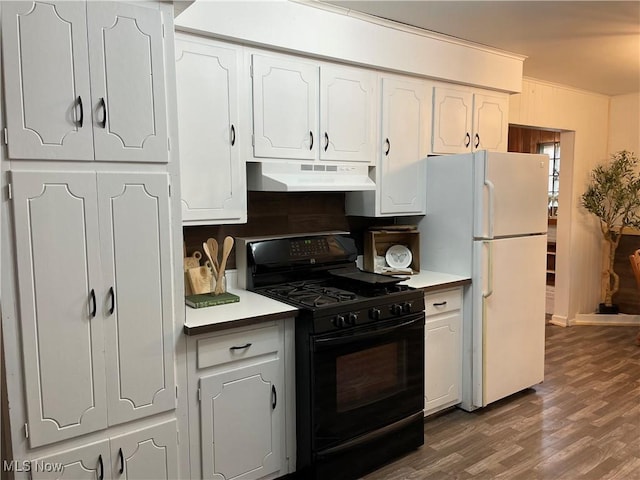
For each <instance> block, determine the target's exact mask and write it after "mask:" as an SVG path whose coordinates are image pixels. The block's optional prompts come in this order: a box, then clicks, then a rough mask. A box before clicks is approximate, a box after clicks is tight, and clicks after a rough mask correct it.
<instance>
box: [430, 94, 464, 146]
mask: <svg viewBox="0 0 640 480" xmlns="http://www.w3.org/2000/svg"><path fill="white" fill-rule="evenodd" d="M472 120H473V93H472V92H469V91H464V90H455V89H451V88H441V87H435V88H434V91H433V149H432V151H433V153H465V152H470V151H471V148H472V144H473V143H472V138H471V137H472V131H471V125H472V123H471V122H472Z"/></svg>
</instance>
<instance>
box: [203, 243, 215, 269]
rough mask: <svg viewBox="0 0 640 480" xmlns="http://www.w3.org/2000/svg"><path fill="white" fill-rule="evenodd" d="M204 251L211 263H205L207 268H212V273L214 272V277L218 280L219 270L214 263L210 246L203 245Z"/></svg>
mask: <svg viewBox="0 0 640 480" xmlns="http://www.w3.org/2000/svg"><path fill="white" fill-rule="evenodd" d="M202 249H203V250H204V254H205V255H206V256H207V258H208V259H209V261H208V262H206V263H205V267H208V268H211V271H212V272H213V276H214V277H216V278H217V277H218V269H217V268H216V266H215V264H214V263H213V256H212V255H211V251H210V250H209V245H207V244H206V243H203V244H202ZM216 263H217V262H216Z"/></svg>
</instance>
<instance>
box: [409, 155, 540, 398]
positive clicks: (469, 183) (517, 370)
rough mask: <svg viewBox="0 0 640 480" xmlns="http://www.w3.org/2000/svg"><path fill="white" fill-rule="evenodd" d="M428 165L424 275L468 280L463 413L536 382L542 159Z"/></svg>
mask: <svg viewBox="0 0 640 480" xmlns="http://www.w3.org/2000/svg"><path fill="white" fill-rule="evenodd" d="M426 162H427V168H426V175H427V177H426V190H427V214H426V216H425V217H424V218H423V219H422V220H421V221H420V223H419V225H420V227H419V228H420V231H421V235H420V236H421V249H420V250H421V251H420V255H421V256H422V257H423V258H424V262H423V265H424V267H426V269H427V270H434V271H439V272H446V273H452V274H457V275H466V276H469V277H471V279H472V283H471V285H470V287H469V288H467V289H466V291H465V296H464V303H463V329H462V337H463V340H462V341H463V357H462V362H463V364H462V367H463V368H462V375H463V378H462V389H461V390H462V403H461V406H462V408H464V409H465V410H469V411H470V410H474V409H476V408H478V407H483V406H486V405H488V404H489V403H491V402H494V401H496V400H499V399H501V398H504V397H506V396H508V395H511V394H512V393H516V392H518V391H520V390H523V389H525V388H528V387H531V386H533V385H535V384H538V383H540V382H542V380H543V377H544V344H545V330H544V326H545V291H546V248H547V235H546V233H547V189H548V181H549V169H548V162H549V158H548V156H546V155H531V154H519V153H497V152H486V151H480V152H475V153H469V154H463V155H447V156H437V157H429V158H427V160H426Z"/></svg>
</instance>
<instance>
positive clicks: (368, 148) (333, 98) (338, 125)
mask: <svg viewBox="0 0 640 480" xmlns="http://www.w3.org/2000/svg"><path fill="white" fill-rule="evenodd" d="M375 88H376V75H375V73H373V72H370V71H368V70H363V69H356V68H347V67H338V66H329V65H327V66H325V65H322V66H321V67H320V133H321V137H322V145H321V146H320V159H321V160H328V161H354V162H366V163H371V162H373V161H374V160H375V153H374V151H375V133H376V131H375V126H376V111H375V95H376V90H375Z"/></svg>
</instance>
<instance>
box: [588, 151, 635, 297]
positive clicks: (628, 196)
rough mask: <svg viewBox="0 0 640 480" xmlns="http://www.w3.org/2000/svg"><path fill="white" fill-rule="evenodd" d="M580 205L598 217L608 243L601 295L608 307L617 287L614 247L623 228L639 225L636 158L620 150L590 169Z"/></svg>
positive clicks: (618, 283) (615, 247)
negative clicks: (589, 176) (588, 180)
mask: <svg viewBox="0 0 640 480" xmlns="http://www.w3.org/2000/svg"><path fill="white" fill-rule="evenodd" d="M581 204H582V206H583V207H584V208H585V209H586V210H587V211H588V212H590V213H592V214H594V215H595V216H597V217H598V218H599V219H600V228H601V231H602V235H603V237H604V240H605V241H606V242H607V243H608V244H609V259H608V262H607V265H606V267H605V268H604V269H603V271H602V287H601V291H600V293H601V298H602V303H604V304H605V305H606V306H612V305H613V302H612V297H613V295H614V294H615V293H616V292H617V291H618V288H619V286H620V277H619V276H618V274H616V272H615V271H614V270H613V265H614V261H615V257H616V249H617V248H618V244H619V243H620V238H621V237H622V234H623V233H624V230H625V229H626V228H630V227H635V228H640V174H639V173H638V157H636V155H635V154H634V153H633V152H629V151H627V150H621V151H619V152H616V153H614V154H612V155H611V161H610V162H609V163H608V164H604V165H598V166H597V167H596V168H594V169H593V170H592V171H591V180H590V183H589V185H588V187H587V190H586V192H584V193H583V194H582V198H581Z"/></svg>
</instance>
